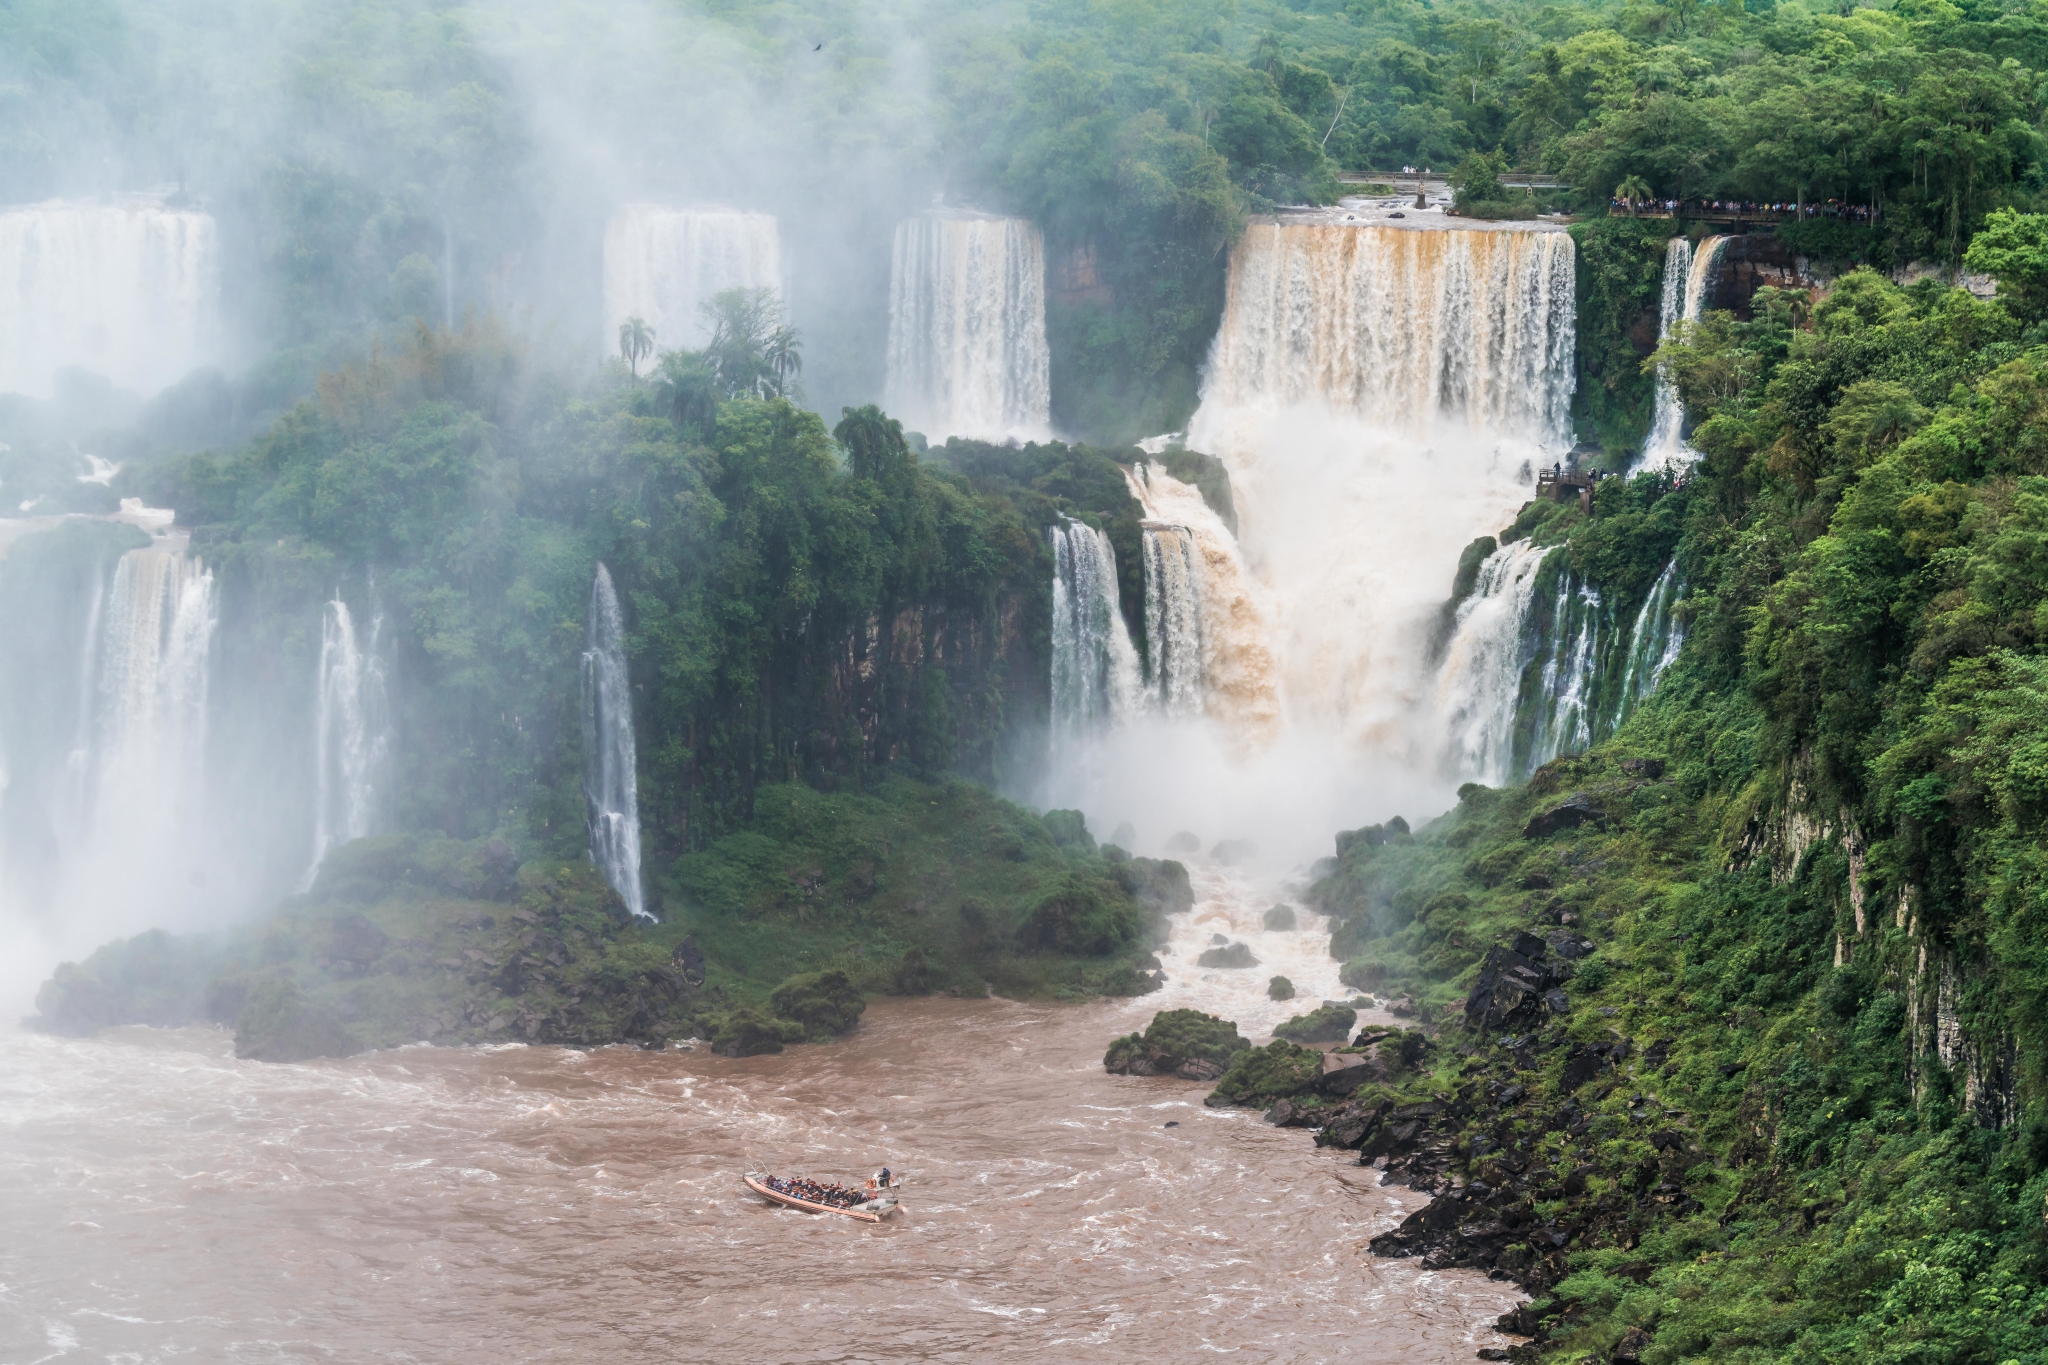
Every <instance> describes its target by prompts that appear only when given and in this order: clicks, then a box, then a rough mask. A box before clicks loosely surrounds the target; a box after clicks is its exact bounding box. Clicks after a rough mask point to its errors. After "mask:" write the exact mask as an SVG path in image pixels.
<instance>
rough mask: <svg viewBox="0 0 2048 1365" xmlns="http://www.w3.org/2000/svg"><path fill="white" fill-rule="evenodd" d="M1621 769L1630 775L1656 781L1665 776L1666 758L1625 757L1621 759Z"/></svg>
mask: <svg viewBox="0 0 2048 1365" xmlns="http://www.w3.org/2000/svg"><path fill="white" fill-rule="evenodd" d="M1621 770H1622V771H1623V772H1625V773H1627V774H1628V775H1629V776H1630V777H1640V778H1642V779H1644V780H1645V781H1654V780H1655V779H1657V778H1660V777H1662V776H1664V760H1663V759H1661V758H1624V759H1623V760H1621Z"/></svg>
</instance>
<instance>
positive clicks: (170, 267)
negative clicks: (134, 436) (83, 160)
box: [0, 200, 221, 398]
mask: <svg viewBox="0 0 2048 1365" xmlns="http://www.w3.org/2000/svg"><path fill="white" fill-rule="evenodd" d="M220 272H221V263H220V233H219V229H218V227H217V225H216V224H215V222H214V220H213V218H212V216H211V215H209V214H205V213H201V212H198V211H196V210H193V209H170V208H165V207H163V206H162V205H161V204H157V203H154V202H148V201H141V200H130V201H121V202H116V203H109V204H88V203H70V202H65V201H60V200H53V201H51V202H49V203H44V204H33V205H28V206H25V207H20V208H12V209H7V210H5V211H4V212H0V318H5V319H6V320H7V323H6V325H5V326H4V327H0V393H4V392H13V393H24V394H28V395H30V396H32V397H37V398H47V397H49V396H51V393H52V391H53V388H54V385H55V381H56V376H57V372H58V371H59V370H60V369H63V368H65V367H67V366H72V365H77V366H81V367H83V368H85V369H87V370H90V371H92V372H93V373H95V374H100V375H104V376H106V377H107V378H108V379H110V380H112V381H113V382H114V384H115V385H116V386H117V387H120V388H127V389H136V390H139V391H141V392H143V393H154V392H155V391H157V390H159V389H162V388H164V387H165V386H166V385H169V384H171V383H173V382H175V381H176V380H178V379H181V378H183V377H184V376H185V375H186V374H187V373H188V372H190V371H191V370H192V369H193V368H194V367H196V366H198V365H202V364H205V363H206V362H208V361H210V360H212V359H213V358H214V357H215V355H216V353H217V349H218V341H219V328H220V281H221V275H220Z"/></svg>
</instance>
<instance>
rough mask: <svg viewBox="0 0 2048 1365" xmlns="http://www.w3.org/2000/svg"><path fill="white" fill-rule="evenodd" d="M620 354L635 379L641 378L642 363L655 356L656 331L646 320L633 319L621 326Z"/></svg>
mask: <svg viewBox="0 0 2048 1365" xmlns="http://www.w3.org/2000/svg"><path fill="white" fill-rule="evenodd" d="M619 354H620V355H622V356H624V357H625V358H626V368H627V369H628V370H630V371H631V372H632V375H633V378H635V379H638V378H639V377H640V362H641V361H643V360H645V359H647V357H648V356H650V355H653V354H654V329H653V328H652V327H649V326H648V325H647V320H646V319H645V318H638V317H631V318H627V319H626V320H625V321H624V322H622V323H620V324H619Z"/></svg>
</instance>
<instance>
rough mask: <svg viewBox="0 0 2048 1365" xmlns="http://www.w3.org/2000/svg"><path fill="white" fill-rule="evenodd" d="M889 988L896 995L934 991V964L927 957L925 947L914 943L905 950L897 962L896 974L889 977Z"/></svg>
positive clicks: (927, 993) (926, 993)
mask: <svg viewBox="0 0 2048 1365" xmlns="http://www.w3.org/2000/svg"><path fill="white" fill-rule="evenodd" d="M889 990H890V992H891V993H892V994H895V995H930V994H931V993H932V964H931V962H930V961H929V960H928V959H927V958H926V957H925V955H924V949H923V948H921V947H919V946H917V945H916V944H914V943H913V944H912V945H911V946H910V947H908V948H905V949H904V950H903V956H902V957H901V958H900V959H898V960H897V963H896V972H895V975H894V976H892V977H890V978H889Z"/></svg>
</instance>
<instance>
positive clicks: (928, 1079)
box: [0, 879, 1519, 1365]
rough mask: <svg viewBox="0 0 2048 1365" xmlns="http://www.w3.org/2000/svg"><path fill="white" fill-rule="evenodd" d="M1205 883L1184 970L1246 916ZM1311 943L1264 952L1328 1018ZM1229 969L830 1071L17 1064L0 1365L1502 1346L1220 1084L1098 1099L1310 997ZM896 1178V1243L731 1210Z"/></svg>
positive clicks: (1499, 1302)
mask: <svg viewBox="0 0 2048 1365" xmlns="http://www.w3.org/2000/svg"><path fill="white" fill-rule="evenodd" d="M1198 880H1201V879H1198ZM1198 890H1200V891H1201V892H1202V902H1203V903H1202V905H1201V906H1199V907H1198V909H1197V911H1196V912H1195V914H1194V915H1191V916H1182V917H1177V918H1178V919H1179V921H1180V924H1179V925H1178V926H1177V930H1176V934H1175V945H1174V946H1175V954H1169V955H1168V956H1167V958H1166V960H1167V962H1168V966H1169V973H1176V969H1175V967H1174V963H1175V962H1176V961H1181V962H1185V961H1187V960H1188V952H1189V950H1190V949H1191V948H1193V947H1196V946H1198V945H1199V943H1200V942H1203V941H1206V940H1207V938H1208V936H1209V934H1210V933H1212V932H1214V931H1217V930H1219V929H1221V930H1228V931H1233V932H1235V931H1237V930H1238V929H1239V926H1240V922H1241V921H1245V920H1246V919H1247V918H1248V916H1249V915H1250V913H1251V910H1250V908H1249V907H1255V906H1256V905H1257V904H1258V900H1257V897H1255V896H1251V895H1247V896H1245V897H1244V900H1245V906H1242V907H1240V906H1237V905H1235V904H1234V901H1235V899H1236V898H1235V897H1233V896H1232V895H1231V894H1230V893H1231V888H1230V887H1229V886H1227V885H1223V884H1221V883H1218V884H1215V885H1209V886H1204V887H1198ZM1247 934H1248V931H1247ZM1324 941H1325V940H1324V939H1323V938H1321V937H1320V936H1319V935H1316V934H1313V933H1303V934H1301V935H1299V936H1298V937H1290V938H1288V939H1284V940H1283V939H1280V938H1277V937H1270V936H1269V937H1262V938H1254V939H1253V943H1254V947H1255V948H1256V950H1257V951H1259V952H1260V954H1261V956H1262V958H1263V959H1264V960H1266V961H1267V962H1269V963H1271V962H1275V961H1279V962H1284V963H1286V965H1287V967H1288V969H1289V970H1290V971H1292V972H1296V973H1299V974H1300V975H1298V976H1297V977H1296V979H1297V980H1298V981H1300V980H1303V979H1304V978H1305V977H1307V976H1308V975H1309V974H1310V973H1311V972H1317V973H1319V974H1327V975H1329V976H1330V977H1331V983H1330V984H1331V985H1332V986H1334V968H1335V964H1334V963H1329V961H1328V957H1327V952H1326V951H1324V950H1323V947H1322V944H1323V942H1324ZM1293 945H1299V951H1298V952H1297V951H1295V950H1294V947H1293ZM1176 954H1177V956H1176ZM1317 958H1320V960H1321V962H1320V964H1318V963H1317V961H1316V959H1317ZM1267 970H1268V971H1270V970H1271V969H1270V968H1268V969H1267ZM1251 975H1254V974H1252V973H1224V974H1221V975H1220V976H1217V975H1214V974H1211V975H1209V976H1208V977H1207V979H1205V978H1204V976H1203V975H1201V974H1197V973H1193V972H1186V971H1181V972H1178V973H1177V974H1175V976H1174V982H1173V984H1172V985H1170V986H1169V987H1168V989H1167V991H1165V992H1163V993H1161V994H1159V995H1154V996H1150V997H1147V998H1145V999H1143V1000H1137V1001H1128V1002H1111V1003H1102V1004H1095V1005H1082V1006H1056V1005H1026V1004H1018V1003H1014V1002H1010V1001H1003V1000H980V1001H968V1000H925V1001H879V1002H876V1003H875V1004H873V1005H871V1006H870V1007H869V1009H868V1013H867V1015H866V1018H865V1020H864V1021H863V1023H862V1025H861V1028H860V1030H859V1031H858V1032H857V1033H856V1034H855V1035H853V1036H852V1037H850V1038H848V1039H846V1040H844V1041H842V1042H839V1043H836V1044H833V1045H831V1046H824V1047H797V1048H792V1049H790V1050H789V1051H788V1052H786V1053H783V1054H782V1055H780V1056H774V1057H755V1058H749V1059H746V1060H731V1059H728V1058H723V1057H715V1056H712V1055H710V1054H708V1053H706V1052H704V1051H701V1050H699V1051H691V1052H676V1051H670V1052H660V1053H651V1052H642V1051H639V1050H637V1049H630V1048H606V1049H601V1050H599V1051H596V1052H589V1053H584V1052H576V1051H571V1050H567V1049H559V1048H529V1047H518V1046H514V1047H500V1048H434V1047H424V1046H422V1047H414V1048H406V1049H401V1050H398V1051H395V1052H384V1053H377V1054H372V1055H369V1056H364V1057H357V1058H352V1059H349V1060H347V1061H339V1062H327V1063H316V1064H312V1065H306V1066H269V1065H264V1064H262V1063H257V1062H238V1061H236V1060H235V1059H234V1056H233V1048H232V1045H231V1040H230V1038H229V1037H228V1035H226V1034H224V1033H219V1032H214V1031H210V1030H204V1029H182V1030H152V1029H119V1030H112V1031H109V1032H108V1033H106V1034H104V1035H102V1036H101V1037H99V1038H95V1039H90V1040H68V1039H55V1038H45V1037H40V1036H36V1035H32V1034H22V1033H5V1034H0V1362H5V1365H28V1362H41V1361H124V1362H158V1361H172V1360H177V1361H201V1362H235V1363H236V1365H241V1363H242V1362H260V1363H267V1362H300V1361H305V1362H316V1361H317V1362H341V1361H346V1362H355V1361H407V1362H409V1361H420V1362H427V1361H431V1362H471V1361H474V1362H488V1365H506V1363H507V1362H512V1361H518V1362H529V1361H579V1362H580V1361H599V1360H602V1361H606V1362H637V1361H719V1362H723V1361H734V1362H755V1361H776V1362H780V1361H791V1362H795V1361H928V1360H929V1361H936V1360H970V1359H971V1360H1018V1361H1069V1360H1083V1359H1109V1358H1112V1357H1114V1358H1119V1359H1122V1360H1126V1361H1148V1362H1149V1361H1176V1362H1179V1361H1185V1360H1187V1359H1189V1358H1190V1357H1191V1356H1192V1355H1194V1354H1196V1353H1218V1354H1223V1355H1238V1356H1240V1357H1241V1358H1244V1359H1247V1360H1258V1361H1356V1362H1376V1361H1385V1362H1414V1363H1418V1365H1419V1363H1424V1362H1439V1361H1440V1362H1453V1361H1455V1362H1461V1363H1462V1362H1466V1361H1470V1360H1472V1359H1473V1358H1474V1352H1475V1350H1476V1349H1477V1348H1478V1347H1480V1346H1484V1345H1489V1344H1492V1345H1499V1344H1504V1339H1503V1338H1501V1337H1499V1336H1497V1335H1496V1334H1495V1333H1494V1332H1493V1331H1492V1328H1491V1326H1490V1323H1491V1320H1492V1318H1493V1317H1494V1315H1496V1314H1498V1313H1500V1312H1502V1311H1503V1310H1505V1309H1506V1308H1508V1307H1509V1306H1511V1305H1512V1304H1513V1303H1514V1302H1516V1301H1517V1299H1518V1297H1519V1296H1518V1295H1517V1294H1516V1293H1515V1291H1514V1290H1513V1288H1512V1287H1511V1286H1509V1285H1505V1284H1498V1283H1492V1282H1489V1281H1487V1280H1485V1279H1483V1278H1480V1277H1478V1276H1476V1275H1471V1274H1468V1273H1464V1272H1447V1273H1429V1272H1425V1271H1423V1270H1421V1269H1420V1268H1419V1267H1418V1266H1417V1265H1416V1264H1415V1263H1414V1262H1413V1261H1380V1260H1375V1259H1373V1258H1371V1257H1369V1256H1368V1255H1367V1254H1366V1252H1365V1249H1364V1243H1365V1241H1366V1239H1367V1238H1368V1237H1370V1236H1372V1235H1373V1234H1374V1233H1376V1232H1380V1231H1382V1230H1384V1229H1386V1228H1389V1227H1391V1226H1393V1225H1394V1224H1395V1223H1396V1222H1398V1221H1399V1220H1400V1218H1402V1217H1403V1216H1404V1215H1405V1213H1406V1212H1407V1211H1408V1210H1410V1209H1412V1208H1415V1207H1417V1206H1419V1204H1420V1203H1421V1202H1422V1201H1421V1199H1420V1197H1419V1196H1417V1195H1415V1194H1413V1193H1411V1192H1409V1191H1407V1190H1400V1189H1380V1188H1378V1186H1377V1184H1376V1180H1377V1177H1376V1176H1375V1174H1374V1172H1372V1171H1371V1170H1368V1169H1362V1168H1360V1167H1358V1166H1356V1165H1354V1164H1352V1161H1351V1159H1349V1158H1347V1157H1344V1156H1341V1155H1338V1154H1335V1153H1331V1152H1326V1151H1319V1150H1318V1149H1316V1148H1315V1146H1314V1145H1313V1144H1312V1143H1311V1141H1310V1139H1309V1136H1308V1134H1306V1133H1305V1132H1303V1131H1301V1130H1299V1129H1276V1128H1271V1127H1268V1126H1267V1125H1266V1124H1265V1123H1263V1122H1261V1121H1260V1119H1259V1116H1258V1115H1257V1114H1256V1113H1251V1112H1247V1111H1232V1110H1212V1109H1205V1108H1204V1107H1203V1106H1202V1102H1201V1101H1202V1097H1203V1095H1204V1094H1205V1093H1206V1091H1207V1089H1208V1087H1206V1086H1202V1085H1196V1084H1190V1083H1187V1082H1183V1081H1177V1080H1170V1079H1157V1078H1138V1077H1122V1076H1110V1075H1106V1074H1104V1072H1103V1070H1102V1051H1103V1048H1104V1047H1105V1046H1106V1045H1107V1043H1108V1042H1109V1040H1110V1039H1111V1038H1112V1037H1114V1036H1115V1035H1116V1034H1118V1033H1123V1032H1128V1031H1130V1030H1132V1029H1134V1028H1140V1027H1142V1026H1143V1025H1144V1023H1145V1021H1146V1020H1148V1019H1150V1018H1151V1015H1152V1011H1153V1010H1155V1009H1158V1008H1160V1007H1161V1006H1163V1005H1180V1004H1204V1003H1207V1004H1209V1005H1210V1007H1211V1008H1219V1007H1224V1006H1228V1007H1230V1008H1229V1010H1228V1012H1230V1013H1231V1014H1232V1016H1233V1017H1239V1018H1240V1019H1243V1021H1244V1022H1245V1024H1246V1032H1247V1034H1248V1035H1254V1036H1258V1037H1261V1038H1263V1036H1264V1032H1263V1030H1264V1029H1266V1028H1269V1027H1270V1026H1271V1023H1272V1022H1274V1021H1275V1020H1276V1019H1277V1018H1284V1017H1286V1015H1287V1014H1290V1013H1294V1012H1298V1011H1299V1010H1300V1009H1302V1008H1305V1007H1312V1006H1313V1004H1314V998H1313V996H1310V997H1309V998H1308V999H1306V1000H1301V1001H1296V1002H1291V1003H1290V1004H1289V1005H1287V1006H1275V1005H1273V1004H1272V1003H1271V1002H1268V1001H1265V1000H1264V999H1263V997H1262V993H1259V992H1255V991H1254V990H1253V989H1252V987H1251V985H1250V984H1247V982H1239V981H1237V980H1236V978H1237V977H1238V976H1245V977H1246V978H1247V981H1248V980H1249V977H1250V976H1251ZM1256 975H1257V978H1258V981H1257V984H1258V985H1261V986H1262V985H1263V982H1264V980H1265V977H1266V975H1267V972H1259V973H1256ZM1317 984H1319V985H1320V984H1323V983H1321V982H1318V983H1317ZM1240 997H1241V998H1240ZM1253 1014H1256V1015H1257V1016H1258V1017H1257V1018H1255V1019H1246V1018H1244V1016H1246V1015H1253ZM1269 1015H1270V1016H1271V1017H1267V1016H1269ZM1170 1123H1177V1124H1178V1125H1179V1126H1177V1127H1168V1126H1167V1125H1168V1124H1170ZM884 1163H886V1164H888V1165H889V1166H891V1167H893V1168H894V1169H895V1170H896V1171H897V1172H899V1173H901V1174H903V1175H904V1176H905V1177H906V1178H907V1180H908V1184H907V1186H906V1188H905V1190H904V1192H903V1202H904V1205H905V1208H906V1210H907V1212H906V1214H905V1216H903V1217H902V1218H900V1219H898V1220H895V1221H893V1222H892V1223H889V1224H884V1225H880V1226H870V1225H865V1224H859V1223H856V1222H854V1221H852V1220H851V1219H845V1218H838V1217H829V1216H819V1215H811V1214H803V1213H797V1212H793V1211H789V1210H784V1209H777V1208H775V1207H772V1206H770V1205H768V1204H766V1203H765V1202H764V1201H762V1200H761V1199H759V1198H758V1197H756V1196H754V1195H752V1194H750V1193H749V1192H747V1191H746V1190H745V1189H744V1188H743V1187H742V1186H741V1184H740V1175H741V1173H742V1172H744V1171H747V1170H755V1169H765V1170H772V1171H776V1172H779V1173H784V1174H804V1175H810V1176H819V1177H826V1178H841V1179H845V1178H858V1177H860V1176H863V1175H865V1174H866V1173H868V1172H869V1171H871V1170H873V1169H874V1168H875V1167H877V1166H880V1165H882V1164H884Z"/></svg>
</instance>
